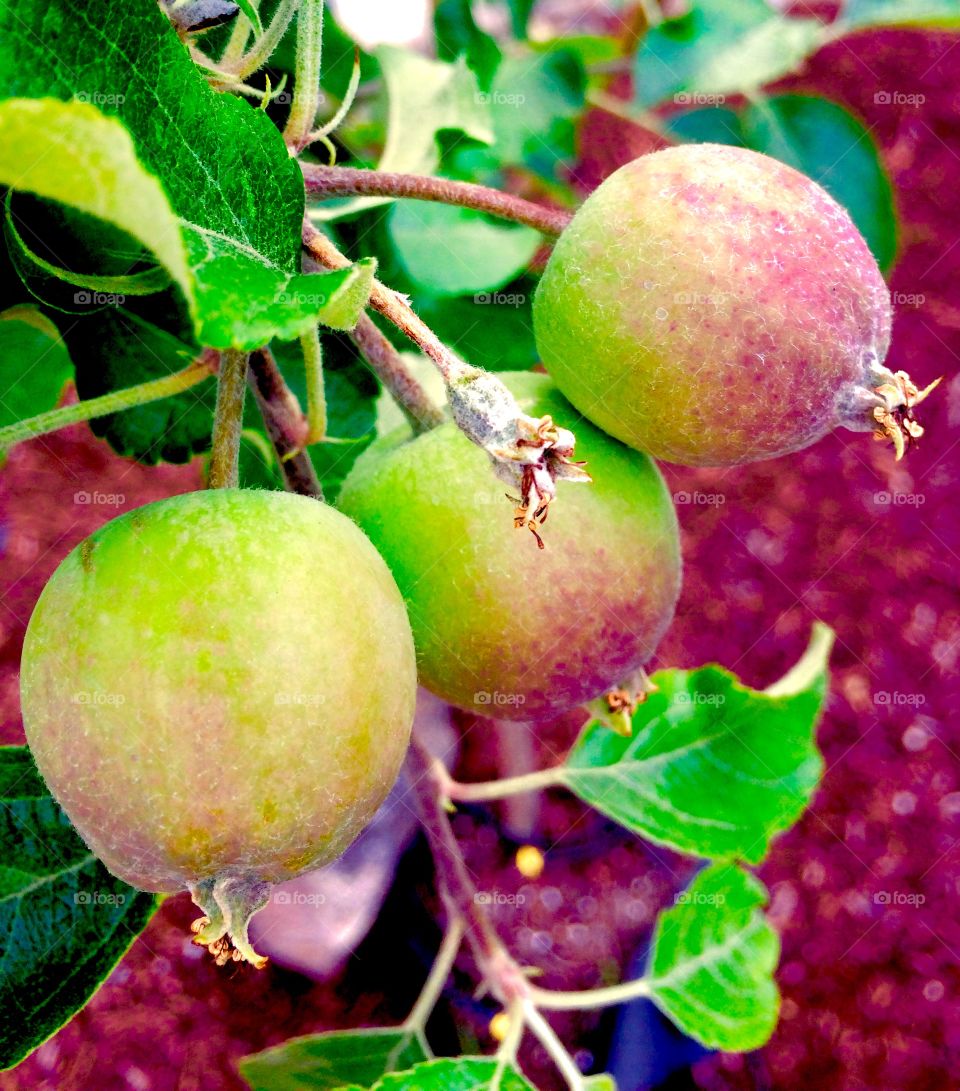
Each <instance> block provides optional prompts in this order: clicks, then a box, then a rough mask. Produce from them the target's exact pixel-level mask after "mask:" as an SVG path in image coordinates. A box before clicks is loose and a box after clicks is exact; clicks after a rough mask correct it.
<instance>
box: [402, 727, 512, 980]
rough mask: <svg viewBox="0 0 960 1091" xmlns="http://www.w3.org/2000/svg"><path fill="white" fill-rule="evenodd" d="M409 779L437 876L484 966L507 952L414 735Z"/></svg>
mask: <svg viewBox="0 0 960 1091" xmlns="http://www.w3.org/2000/svg"><path fill="white" fill-rule="evenodd" d="M407 764H408V769H409V771H410V781H411V783H412V786H413V792H414V795H415V797H416V803H417V809H418V811H419V812H420V823H421V825H422V826H423V830H424V833H425V834H426V835H427V840H428V842H429V843H430V850H431V852H432V854H433V860H434V865H435V867H436V869H437V878H438V881H439V882H440V884H441V885H442V887H443V889H444V891H445V893H446V895H447V898H448V899H449V901H450V903H451V906H452V914H451V915H452V916H459V917H460V918H461V919H462V920H463V922H464V925H465V928H466V936H467V939H468V940H469V942H470V946H471V947H472V949H473V951H474V955H475V956H476V958H477V961H478V963H479V964H480V965H481V967H483V966H486V965H487V964H488V963H489V962H490V961H491V960H493V959H495V958H496V956H498V955H500V954H501V952H503V951H504V947H503V944H502V943H501V941H500V937H499V936H498V935H497V931H496V929H495V928H494V926H493V922H492V921H491V920H490V917H489V915H488V914H487V912H486V910H485V908H484V906H483V904H482V903H481V901H480V899H478V897H477V893H478V892H477V888H476V885H475V884H474V882H473V880H472V879H471V878H470V874H469V872H468V871H467V865H466V862H465V861H464V859H463V853H462V852H461V851H460V845H459V843H458V842H457V839H456V837H455V836H454V833H453V829H452V827H451V826H450V818H449V816H448V815H447V812H446V811H445V810H444V808H443V805H442V803H441V801H440V795H439V792H438V790H437V789H438V785H437V779H436V775H435V771H434V757H433V755H432V754H431V753H430V751H429V750H428V749H427V748H426V747H425V746H424V745H423V743H421V742H420V741H419V740H418V739H416V738H414V740H413V742H412V743H411V745H410V751H409V753H408V755H407Z"/></svg>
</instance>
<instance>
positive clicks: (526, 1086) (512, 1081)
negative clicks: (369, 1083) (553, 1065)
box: [371, 1057, 536, 1091]
mask: <svg viewBox="0 0 960 1091" xmlns="http://www.w3.org/2000/svg"><path fill="white" fill-rule="evenodd" d="M496 1073H497V1062H496V1061H494V1060H491V1059H490V1058H489V1057H442V1058H439V1059H437V1060H435V1061H424V1062H423V1063H422V1064H418V1065H414V1067H413V1068H411V1069H410V1071H409V1072H392V1073H390V1074H389V1075H387V1076H384V1077H383V1079H381V1080H378V1081H377V1083H375V1084H374V1085H373V1087H372V1088H371V1091H495V1085H494V1082H493V1081H494V1076H495V1075H496ZM496 1091H536V1088H535V1087H534V1086H533V1084H532V1083H529V1082H528V1081H527V1080H525V1079H524V1078H523V1076H521V1075H520V1073H519V1072H518V1071H517V1070H516V1069H515V1068H514V1067H513V1066H512V1065H507V1066H506V1067H505V1068H504V1069H503V1070H502V1072H501V1078H500V1082H499V1084H497V1085H496Z"/></svg>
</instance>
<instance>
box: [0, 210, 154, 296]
mask: <svg viewBox="0 0 960 1091" xmlns="http://www.w3.org/2000/svg"><path fill="white" fill-rule="evenodd" d="M12 196H13V194H12V193H8V194H7V200H6V202H5V207H4V223H3V234H4V240H5V241H6V244H7V254H8V256H9V258H10V261H11V263H12V264H13V267H14V268H15V269H16V271H17V274H18V275H19V277H20V279H21V280H22V281H23V283H24V284H25V285H26V287H27V288H28V289H29V290H30V293H31V294H32V295H33V296H34V297H35V298H36V299H38V300H39V301H40V302H41V303H44V304H45V305H46V306H47V307H51V308H53V309H54V310H59V311H64V312H66V313H67V314H89V313H90V308H91V306H95V305H96V303H95V301H94V298H93V297H99V296H110V297H111V301H114V300H116V298H117V297H121V296H122V297H123V298H124V299H126V297H127V296H137V295H152V294H153V293H154V292H159V291H162V290H163V289H164V288H166V287H168V286H169V284H170V276H169V274H168V273H167V271H166V270H165V269H164V268H163V267H162V266H160V265H152V266H149V267H147V268H145V269H139V270H137V271H136V272H124V273H87V272H78V271H77V270H75V269H69V268H67V267H66V266H64V265H61V264H55V263H54V262H51V261H48V260H47V259H46V258H44V257H43V256H42V255H41V254H39V253H37V252H36V251H35V250H34V249H33V248H32V247H30V246H28V245H27V242H26V240H25V239H24V238H23V236H22V235H21V233H20V231H19V230H18V228H17V223H16V217H15V216H14V213H13V208H12V202H11V197H12ZM54 207H57V206H51V208H54ZM96 222H97V223H100V222H101V221H96ZM30 226H31V230H32V231H34V233H35V227H34V224H33V223H31V225H30ZM118 236H120V237H122V238H125V239H126V238H127V237H128V236H125V235H123V234H122V232H118ZM62 249H64V246H63V240H62V239H61V240H58V245H57V252H58V254H59V253H60V252H61V250H62ZM133 260H134V261H136V258H135V257H134V258H133ZM123 264H124V265H125V266H127V267H129V265H130V258H129V257H128V258H127V259H126V260H125V261H124V262H123ZM78 288H79V289H83V290H82V291H79V292H78V291H77V290H76V289H78Z"/></svg>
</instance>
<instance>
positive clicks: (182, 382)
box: [0, 351, 218, 457]
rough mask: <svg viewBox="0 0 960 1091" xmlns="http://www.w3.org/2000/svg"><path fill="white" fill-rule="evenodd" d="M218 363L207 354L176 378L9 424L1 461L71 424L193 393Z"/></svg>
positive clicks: (1, 433) (0, 443)
mask: <svg viewBox="0 0 960 1091" xmlns="http://www.w3.org/2000/svg"><path fill="white" fill-rule="evenodd" d="M217 360H218V354H217V353H213V352H209V351H207V352H204V353H203V354H202V355H201V356H200V357H198V358H197V359H196V360H194V361H193V363H191V364H190V366H189V367H185V368H184V369H183V370H182V371H175V372H174V373H173V374H172V375H164V376H163V377H162V378H160V379H151V380H150V381H149V382H146V383H138V384H137V385H136V386H128V387H127V388H126V389H124V390H111V391H110V393H109V394H103V395H101V396H100V397H99V398H86V399H84V400H83V401H79V402H75V403H74V404H72V405H61V406H58V407H57V408H56V409H50V410H48V411H47V412H46V413H38V414H37V416H35V417H27V418H26V419H25V420H20V421H16V422H15V423H14V424H8V425H7V426H6V427H5V428H0V457H2V456H3V455H4V454H6V452H7V451H8V450H9V449H10V448H11V447H13V446H14V444H17V443H22V442H23V441H24V440H27V439H34V438H35V437H36V436H45V435H47V434H48V433H49V432H56V431H58V430H59V429H60V428H66V427H67V426H68V425H71V424H79V423H81V422H82V421H88V420H93V419H94V418H96V417H106V416H109V415H110V414H111V413H120V412H122V411H123V410H124V409H133V408H135V407H136V406H138V405H146V404H147V403H149V402H155V401H160V399H161V398H169V397H171V396H172V395H174V394H181V393H182V392H183V391H184V390H189V389H190V388H191V387H194V386H197V385H198V384H199V383H202V382H204V381H205V380H206V379H209V378H210V377H211V376H212V375H214V374H216V370H217Z"/></svg>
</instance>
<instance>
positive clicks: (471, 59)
mask: <svg viewBox="0 0 960 1091" xmlns="http://www.w3.org/2000/svg"><path fill="white" fill-rule="evenodd" d="M433 26H434V32H435V37H436V41H437V56H438V57H439V58H440V59H441V60H442V61H455V60H456V59H457V57H459V56H461V55H462V56H464V57H466V61H467V64H468V66H469V67H470V70H471V72H473V73H474V75H476V77H477V83H478V84H479V86H480V90H481V91H488V90H489V89H490V81H491V80H492V79H493V74H494V72H496V70H497V66H498V65H499V64H500V58H501V57H502V54H501V52H500V47H499V46H498V45H497V43H496V41H495V40H494V39H493V38H491V37H490V35H489V34H486V33H484V31H482V30H481V29H480V28H479V27H478V26H477V24H476V22H475V21H474V18H473V11H472V5H471V0H440V3H439V4H438V5H437V7H436V9H435V10H434V13H433Z"/></svg>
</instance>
